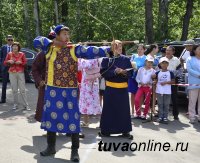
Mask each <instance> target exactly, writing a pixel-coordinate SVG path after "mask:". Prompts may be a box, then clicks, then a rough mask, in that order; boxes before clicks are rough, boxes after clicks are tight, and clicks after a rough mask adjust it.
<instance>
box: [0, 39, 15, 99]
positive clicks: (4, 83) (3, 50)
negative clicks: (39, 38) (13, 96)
mask: <svg viewBox="0 0 200 163" xmlns="http://www.w3.org/2000/svg"><path fill="white" fill-rule="evenodd" d="M6 41H7V44H6V45H3V46H2V47H1V53H0V64H1V72H2V94H1V101H0V103H6V88H7V83H8V79H9V74H8V66H5V65H4V64H3V63H4V61H5V58H6V56H7V54H8V53H9V52H11V51H12V44H13V41H14V39H13V36H12V35H8V36H7V38H6Z"/></svg>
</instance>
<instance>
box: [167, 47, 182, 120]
mask: <svg viewBox="0 0 200 163" xmlns="http://www.w3.org/2000/svg"><path fill="white" fill-rule="evenodd" d="M174 53H175V48H174V47H173V46H168V47H167V49H166V58H167V59H168V60H169V65H168V67H167V69H168V70H169V71H171V72H173V73H174V76H175V78H176V77H177V76H179V71H178V69H180V68H181V65H180V60H179V59H178V58H177V57H175V56H174ZM176 83H177V81H176ZM171 89H172V90H171V91H172V95H171V96H172V104H173V116H174V119H175V120H178V119H179V118H178V115H179V110H178V107H177V102H176V101H177V86H176V85H172V87H171Z"/></svg>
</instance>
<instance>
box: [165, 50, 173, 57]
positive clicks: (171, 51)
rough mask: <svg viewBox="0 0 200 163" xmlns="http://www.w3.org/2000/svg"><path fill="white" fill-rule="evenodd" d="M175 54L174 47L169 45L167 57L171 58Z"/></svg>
mask: <svg viewBox="0 0 200 163" xmlns="http://www.w3.org/2000/svg"><path fill="white" fill-rule="evenodd" d="M173 55H174V51H173V49H172V48H170V47H167V49H166V57H167V58H171V57H172V56H173Z"/></svg>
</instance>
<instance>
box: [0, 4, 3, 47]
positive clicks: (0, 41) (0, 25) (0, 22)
mask: <svg viewBox="0 0 200 163" xmlns="http://www.w3.org/2000/svg"><path fill="white" fill-rule="evenodd" d="M0 8H1V9H2V2H1V1H0ZM0 29H1V30H0V47H1V46H2V44H3V33H2V31H3V27H2V20H1V19H0Z"/></svg>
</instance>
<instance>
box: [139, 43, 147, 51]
mask: <svg viewBox="0 0 200 163" xmlns="http://www.w3.org/2000/svg"><path fill="white" fill-rule="evenodd" d="M139 47H142V49H144V50H146V47H145V46H144V44H138V46H137V49H138V48H139Z"/></svg>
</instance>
